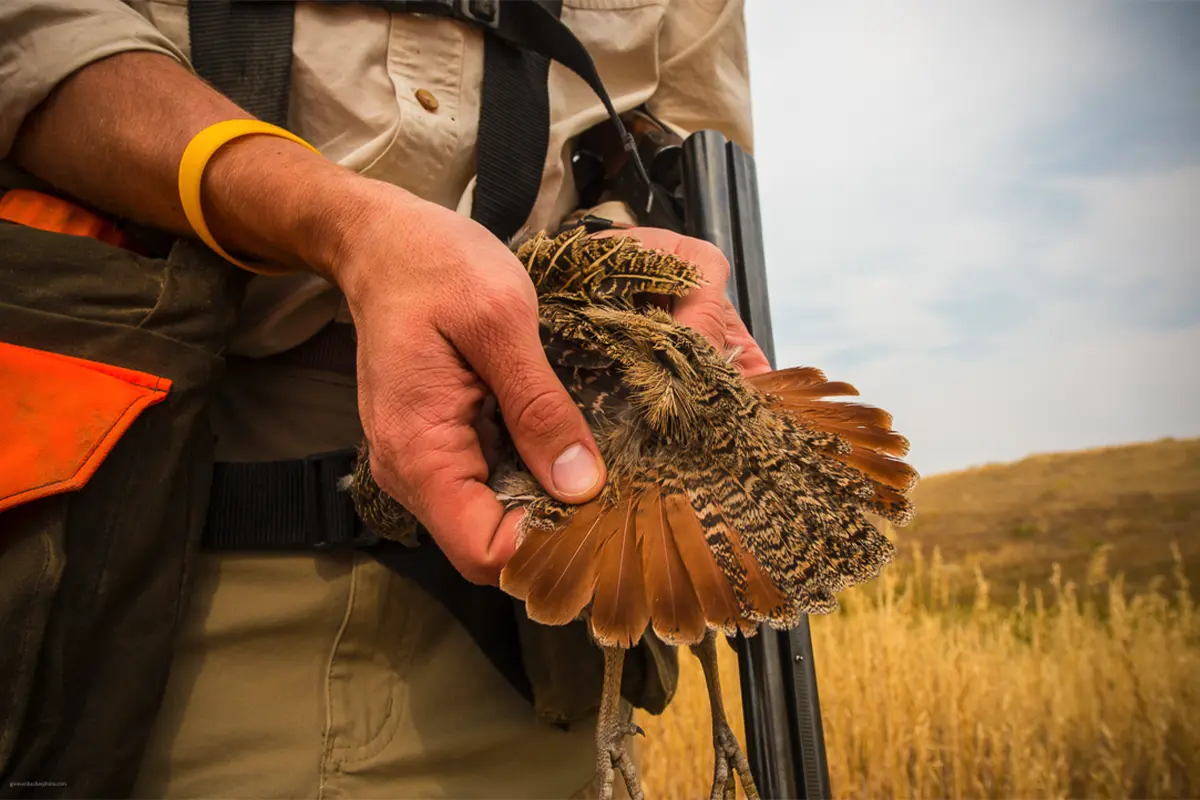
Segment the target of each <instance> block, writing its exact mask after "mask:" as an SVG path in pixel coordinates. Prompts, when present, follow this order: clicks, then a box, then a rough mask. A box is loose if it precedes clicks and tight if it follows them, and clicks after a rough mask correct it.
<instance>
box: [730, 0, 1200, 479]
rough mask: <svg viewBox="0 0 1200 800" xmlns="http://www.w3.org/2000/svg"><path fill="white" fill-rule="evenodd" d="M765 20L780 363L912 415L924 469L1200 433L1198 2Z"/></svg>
mask: <svg viewBox="0 0 1200 800" xmlns="http://www.w3.org/2000/svg"><path fill="white" fill-rule="evenodd" d="M747 24H748V36H749V39H750V54H751V74H752V79H753V81H754V86H753V89H754V98H753V100H754V110H755V131H756V137H757V142H756V153H757V158H758V164H759V182H760V191H761V194H762V205H763V208H764V212H763V213H764V227H765V235H764V238H765V244H766V247H767V256H768V264H769V281H770V287H771V295H772V316H773V320H774V328H775V338H776V347H777V351H778V353H779V360H780V362H781V363H785V364H816V365H818V366H821V367H823V368H825V369H826V371H827V372H829V373H831V375H833V376H836V377H837V378H840V379H847V380H850V381H851V382H854V383H856V384H857V385H858V386H859V388H860V389H862V390H863V394H864V399H865V400H867V401H868V402H877V403H879V404H881V405H884V406H886V407H888V408H889V409H890V410H893V411H894V413H895V414H896V421H897V425H898V427H901V428H902V429H903V430H904V432H905V433H906V434H908V435H909V436H910V438H912V440H913V442H914V450H913V459H914V461H915V462H916V463H917V466H918V467H919V468H921V469H923V470H924V471H926V472H930V471H941V470H945V469H954V468H960V467H964V466H967V465H970V464H975V463H981V462H986V461H994V460H1005V459H1011V458H1019V457H1021V456H1023V455H1025V454H1027V453H1030V452H1040V451H1047V450H1055V449H1064V448H1072V449H1073V448H1082V447H1089V446H1098V445H1104V444H1110V443H1115V442H1121V441H1133V440H1141V439H1147V438H1156V437H1159V436H1163V435H1170V434H1174V435H1195V434H1200V402H1195V398H1197V397H1200V393H1198V392H1197V389H1200V378H1198V377H1197V375H1198V371H1200V368H1198V367H1197V366H1196V364H1200V234H1198V233H1197V232H1196V231H1197V230H1200V211H1198V210H1197V209H1200V99H1198V98H1200V55H1197V53H1196V52H1195V48H1194V46H1191V47H1189V46H1188V45H1187V42H1188V41H1191V42H1193V44H1194V41H1195V39H1196V37H1195V36H1188V35H1187V34H1186V31H1187V30H1189V29H1190V30H1193V31H1194V32H1195V33H1197V34H1200V4H1194V3H1186V4H1185V3H1156V4H1152V5H1151V4H1144V3H1143V4H1137V3H1129V4H1115V3H1114V4H1104V3H1096V4H1091V3H1089V4H1057V3H1055V4H1039V3H1003V4H1000V3H997V4H988V5H980V4H970V5H962V4H955V5H952V4H942V3H938V4H934V3H920V4H916V5H913V4H910V3H903V4H901V3H892V2H887V3H871V4H869V5H866V4H854V3H839V4H833V3H827V4H819V5H816V4H799V3H797V4H784V3H773V2H766V0H750V2H749V4H748V8H747ZM1193 89H1194V90H1195V91H1193ZM1193 362H1195V363H1193ZM1188 393H1190V394H1188ZM1193 406H1194V407H1195V408H1194V407H1193Z"/></svg>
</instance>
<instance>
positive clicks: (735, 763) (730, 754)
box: [709, 725, 759, 800]
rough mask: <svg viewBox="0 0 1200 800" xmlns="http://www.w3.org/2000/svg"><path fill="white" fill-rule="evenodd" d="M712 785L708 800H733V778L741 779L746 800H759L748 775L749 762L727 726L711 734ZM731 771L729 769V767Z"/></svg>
mask: <svg viewBox="0 0 1200 800" xmlns="http://www.w3.org/2000/svg"><path fill="white" fill-rule="evenodd" d="M713 753H714V762H713V785H712V792H711V794H710V795H709V798H710V800H735V799H736V798H737V786H736V784H735V780H734V776H735V774H736V776H737V777H739V778H741V779H742V788H744V789H745V790H746V800H759V794H758V787H757V786H755V784H754V776H753V775H751V774H750V762H749V761H747V760H746V755H745V753H743V752H742V748H741V746H740V745H738V740H737V737H736V736H734V735H733V731H732V730H730V729H729V726H728V725H721V726H719V727H718V728H717V730H716V731H715V732H714V733H713ZM731 766H732V767H733V769H730V767H731Z"/></svg>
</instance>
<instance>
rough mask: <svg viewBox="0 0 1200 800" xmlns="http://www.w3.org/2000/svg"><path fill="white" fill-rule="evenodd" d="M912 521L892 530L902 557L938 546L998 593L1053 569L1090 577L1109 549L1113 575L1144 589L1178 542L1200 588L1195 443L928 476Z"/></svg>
mask: <svg viewBox="0 0 1200 800" xmlns="http://www.w3.org/2000/svg"><path fill="white" fill-rule="evenodd" d="M913 498H914V501H915V503H916V507H917V517H916V519H915V520H914V522H913V523H912V524H911V525H909V526H908V527H907V528H905V529H903V530H900V531H895V532H893V533H894V538H895V539H896V542H897V544H898V546H899V549H900V551H901V553H902V557H903V558H904V559H907V558H909V557H910V553H911V548H912V546H913V545H914V544H917V545H919V546H920V547H921V548H922V549H923V551H924V553H925V555H926V557H928V556H930V555H931V554H932V552H933V548H934V547H935V546H936V547H938V548H940V549H941V553H942V557H943V559H944V560H945V561H946V562H947V563H948V564H950V565H952V566H954V567H955V568H956V569H957V570H958V571H959V572H961V573H962V575H963V577H964V579H965V580H970V579H971V575H972V574H973V568H974V565H976V564H978V565H979V566H981V567H982V568H983V571H984V573H985V574H986V575H987V576H988V578H989V580H991V581H992V583H993V594H996V593H997V591H998V592H1000V593H1002V594H1008V593H1009V592H1011V591H1013V590H1015V586H1016V584H1017V582H1018V581H1020V580H1025V581H1026V582H1027V583H1029V584H1030V585H1031V586H1032V585H1033V584H1034V583H1038V584H1039V585H1043V584H1042V583H1041V582H1042V581H1044V580H1045V579H1046V578H1048V577H1049V575H1050V573H1051V565H1052V564H1053V563H1055V562H1058V563H1060V564H1062V567H1063V570H1064V573H1065V574H1066V575H1067V576H1068V577H1070V578H1072V579H1075V580H1077V581H1080V582H1083V581H1084V580H1086V572H1087V564H1088V562H1089V561H1090V560H1091V558H1092V556H1093V554H1094V553H1095V552H1096V550H1097V549H1098V548H1099V547H1101V546H1102V545H1109V546H1110V547H1111V551H1110V552H1109V557H1108V563H1109V570H1110V571H1111V572H1113V573H1115V572H1124V573H1125V574H1126V576H1127V577H1128V579H1129V580H1130V582H1131V584H1134V585H1144V584H1145V582H1146V581H1147V580H1148V579H1149V578H1151V577H1153V576H1155V575H1166V574H1169V573H1170V571H1171V566H1172V563H1171V560H1172V557H1171V551H1170V545H1171V542H1172V541H1174V542H1175V543H1177V544H1178V546H1179V548H1180V550H1181V552H1182V554H1183V558H1184V563H1185V565H1186V566H1185V570H1186V572H1187V574H1188V577H1189V579H1190V580H1191V582H1192V588H1193V593H1195V591H1196V589H1197V587H1200V439H1188V440H1174V439H1165V440H1162V441H1157V442H1150V443H1145V444H1136V445H1128V446H1121V447H1110V448H1104V449H1097V450H1086V451H1080V452H1073V453H1055V454H1050V455H1039V456H1033V457H1030V458H1027V459H1024V460H1022V461H1019V462H1016V463H1012V464H998V465H988V466H984V467H979V468H975V469H970V470H965V471H962V472H954V473H946V474H942V475H934V476H931V477H928V478H926V479H924V480H923V481H922V482H921V484H920V485H919V486H918V487H917V489H916V490H915V491H914V493H913Z"/></svg>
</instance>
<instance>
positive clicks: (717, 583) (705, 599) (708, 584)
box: [662, 488, 739, 636]
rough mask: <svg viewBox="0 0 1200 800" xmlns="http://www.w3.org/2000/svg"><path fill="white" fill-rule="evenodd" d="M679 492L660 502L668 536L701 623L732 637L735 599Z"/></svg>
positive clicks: (734, 624) (735, 621)
mask: <svg viewBox="0 0 1200 800" xmlns="http://www.w3.org/2000/svg"><path fill="white" fill-rule="evenodd" d="M682 492H683V490H682V488H679V489H678V491H677V493H671V494H668V495H665V496H664V497H663V501H662V502H663V507H664V510H665V511H666V515H667V524H668V525H669V526H670V528H671V537H672V538H673V539H674V540H675V545H676V547H677V548H678V549H679V557H680V559H681V560H682V561H683V565H684V567H685V568H686V569H687V572H688V577H689V578H690V579H691V582H692V587H693V588H694V589H695V592H696V598H697V600H699V602H700V608H701V610H702V611H703V612H704V620H705V622H706V623H708V625H710V626H712V627H714V628H716V629H717V630H719V631H721V632H722V633H725V634H727V635H730V636H732V635H733V634H735V633H737V630H738V616H739V614H738V603H737V597H735V596H734V594H733V587H732V586H730V585H729V579H728V578H726V577H725V574H724V573H723V572H721V568H720V567H718V566H717V561H716V559H715V558H713V553H712V550H710V549H709V547H708V542H706V541H705V540H704V531H703V530H701V528H700V520H698V519H696V512H695V511H694V510H693V509H692V507H691V505H689V504H688V501H687V498H686V497H684V495H683V494H682Z"/></svg>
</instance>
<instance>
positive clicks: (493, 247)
mask: <svg viewBox="0 0 1200 800" xmlns="http://www.w3.org/2000/svg"><path fill="white" fill-rule="evenodd" d="M365 189H366V193H367V195H368V197H366V198H365V200H364V203H363V204H362V205H361V206H358V208H359V209H360V211H359V212H358V213H355V214H354V216H353V218H352V220H351V223H352V228H351V229H352V230H353V236H351V237H348V238H346V239H345V243H344V244H343V246H342V247H341V248H340V249H339V250H338V251H337V252H336V253H335V254H334V259H333V263H332V265H331V270H330V271H331V273H332V276H333V277H334V278H335V279H336V280H337V282H338V284H339V285H340V286H341V288H342V290H343V292H345V294H346V297H347V300H348V302H349V304H350V309H351V313H352V315H353V317H354V323H355V327H356V329H357V332H358V365H359V366H358V376H359V406H360V413H361V416H362V422H363V427H364V429H365V431H366V435H367V441H368V444H369V447H370V453H371V471H372V473H373V475H374V477H375V479H376V481H377V482H378V483H379V485H380V486H381V487H382V488H383V489H384V490H385V491H387V492H388V494H390V495H392V496H393V497H394V498H396V500H398V501H399V502H400V503H401V504H402V505H404V506H405V507H406V508H407V509H408V510H409V511H411V512H412V513H413V514H414V515H415V516H416V517H417V518H418V519H419V520H420V521H421V522H422V524H424V525H425V526H426V528H428V530H429V531H430V533H431V535H432V536H433V537H434V539H436V540H437V542H438V545H439V546H440V547H441V548H442V550H443V551H444V552H445V553H446V556H447V557H448V558H449V559H450V561H451V563H453V564H454V566H455V567H456V568H457V569H458V570H459V571H460V572H461V573H462V574H463V575H464V576H465V577H467V578H468V579H469V580H472V581H474V582H477V583H494V582H496V580H497V579H498V576H499V574H500V570H501V569H502V568H503V566H504V564H505V563H506V562H507V561H508V559H509V557H510V556H511V555H512V553H513V551H514V549H515V546H516V541H515V527H516V522H517V520H518V519H519V518H520V513H521V512H519V511H514V512H511V513H510V514H507V515H506V514H505V513H504V509H503V507H502V505H501V504H500V502H499V501H498V500H497V499H496V497H495V494H494V493H493V492H492V491H491V490H490V489H489V488H488V486H487V484H486V481H487V477H488V464H487V461H486V459H485V456H484V451H483V448H482V447H481V444H480V438H479V435H478V433H477V431H476V429H475V427H474V423H475V422H476V419H477V416H478V412H479V408H480V405H481V403H483V401H484V400H485V398H486V397H487V396H488V394H489V393H491V394H494V395H495V399H496V402H497V404H498V405H499V408H500V410H501V413H502V414H503V416H504V421H505V427H506V428H507V429H508V431H509V433H510V434H511V436H512V438H513V440H514V442H515V444H516V446H517V449H518V450H519V451H520V453H521V457H522V459H523V460H524V461H525V463H526V464H527V465H528V467H529V469H530V471H531V472H532V473H533V474H534V476H535V477H536V478H537V479H538V481H539V482H540V483H541V484H542V485H543V486H544V487H545V488H546V490H547V491H548V492H549V493H550V494H552V495H554V496H555V497H557V498H558V499H560V500H563V501H565V502H576V503H577V502H584V501H586V500H590V499H591V498H593V497H595V496H596V495H597V494H599V491H600V489H601V488H602V487H603V485H604V480H605V472H604V465H603V463H602V462H601V459H600V455H599V450H598V448H597V447H596V443H595V441H594V439H593V438H592V435H591V432H590V430H589V429H588V427H587V423H586V422H585V420H584V418H583V415H582V414H581V413H580V412H579V410H578V409H577V408H576V406H575V405H574V403H573V402H572V400H571V398H570V395H568V394H567V391H566V389H564V388H563V385H562V383H561V382H560V381H559V379H558V377H557V376H556V375H555V374H554V372H553V370H552V369H551V368H550V364H549V362H548V361H547V360H546V356H545V353H544V351H543V349H542V344H541V340H540V339H539V336H538V319H537V293H536V291H535V290H534V287H533V283H532V282H531V281H530V280H529V276H528V273H527V272H526V271H525V269H524V268H523V267H522V266H521V264H520V262H519V261H518V260H517V258H516V256H514V255H513V254H512V252H511V251H509V250H508V248H506V247H505V246H504V244H503V243H502V242H500V241H499V240H498V239H496V238H495V237H494V236H492V235H491V234H490V233H489V232H488V231H487V230H486V229H485V228H483V227H482V226H480V225H479V224H478V223H476V222H474V221H472V220H470V219H468V218H466V217H463V216H461V215H459V214H456V213H454V212H452V211H449V210H447V209H444V208H441V207H439V206H436V205H433V204H431V203H427V202H425V201H422V200H420V199H418V198H415V197H413V196H412V195H409V194H407V193H405V192H402V191H400V190H397V189H396V188H395V187H393V186H389V185H387V184H381V183H380V184H376V183H374V182H372V183H371V184H370V185H368V186H365Z"/></svg>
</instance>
